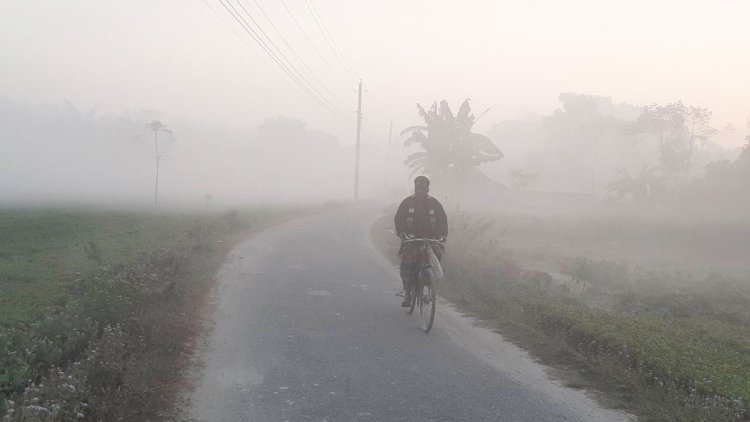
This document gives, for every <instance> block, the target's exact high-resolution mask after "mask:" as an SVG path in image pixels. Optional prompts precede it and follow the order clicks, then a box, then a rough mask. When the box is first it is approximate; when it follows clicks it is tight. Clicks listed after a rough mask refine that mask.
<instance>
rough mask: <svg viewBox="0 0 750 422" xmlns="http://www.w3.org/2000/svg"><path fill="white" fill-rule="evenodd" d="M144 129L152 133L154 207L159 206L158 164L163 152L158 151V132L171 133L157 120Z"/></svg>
mask: <svg viewBox="0 0 750 422" xmlns="http://www.w3.org/2000/svg"><path fill="white" fill-rule="evenodd" d="M146 128H147V129H148V130H151V131H153V132H154V152H155V158H156V179H155V181H154V206H155V207H156V206H158V204H159V162H160V161H161V158H162V157H163V156H164V150H163V149H162V150H161V151H159V132H164V133H168V134H170V135H171V134H172V131H171V130H169V129H167V126H166V125H164V123H162V122H160V121H159V120H152V121H151V123H146Z"/></svg>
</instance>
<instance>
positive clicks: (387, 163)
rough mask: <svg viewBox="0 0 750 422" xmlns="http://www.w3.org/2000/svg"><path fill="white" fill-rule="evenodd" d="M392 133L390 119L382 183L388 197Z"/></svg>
mask: <svg viewBox="0 0 750 422" xmlns="http://www.w3.org/2000/svg"><path fill="white" fill-rule="evenodd" d="M392 133H393V119H391V124H390V126H388V148H387V149H386V153H385V183H383V184H384V185H385V186H383V188H384V190H385V192H384V193H385V194H386V195H388V188H389V184H390V183H389V182H390V178H389V176H390V170H391V134H392Z"/></svg>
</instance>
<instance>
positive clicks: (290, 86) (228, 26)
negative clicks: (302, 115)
mask: <svg viewBox="0 0 750 422" xmlns="http://www.w3.org/2000/svg"><path fill="white" fill-rule="evenodd" d="M203 4H205V5H206V6H207V7H208V8H209V9H211V11H212V12H213V13H214V14H215V15H216V17H218V18H219V19H220V20H221V21H222V22H223V23H224V25H225V26H226V27H227V28H228V29H229V30H230V31H232V33H233V34H234V35H235V36H236V37H237V38H238V39H239V40H240V41H241V42H242V43H243V44H245V46H246V47H247V48H248V49H250V51H252V52H253V53H254V54H255V55H256V56H257V57H258V59H260V60H261V61H262V62H263V63H265V64H266V66H268V68H269V69H271V72H273V74H274V75H276V76H277V77H278V78H279V79H281V81H282V82H284V84H286V86H288V87H289V88H291V89H292V90H294V91H297V92H298V93H299V92H300V91H298V89H299V88H298V87H295V86H294V85H292V84H291V83H290V82H289V81H288V80H287V79H286V78H285V77H283V76H281V74H280V73H279V72H278V70H276V67H274V66H273V65H271V64H269V63H268V62H267V60H268V59H266V58H264V57H263V56H262V55H261V54H260V53H259V52H258V51H257V50H256V49H254V48H253V46H252V45H250V43H248V42H247V40H246V39H245V38H243V37H242V35H240V34H239V32H237V31H235V29H234V27H233V26H232V25H231V24H230V23H229V22H227V20H226V19H224V16H221V14H220V13H219V12H217V11H216V9H214V8H213V6H211V4H210V3H209V2H208V0H203Z"/></svg>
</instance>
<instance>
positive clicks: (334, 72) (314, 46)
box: [280, 0, 350, 86]
mask: <svg viewBox="0 0 750 422" xmlns="http://www.w3.org/2000/svg"><path fill="white" fill-rule="evenodd" d="M280 1H281V4H283V5H284V8H285V9H286V11H287V12H288V13H289V16H291V17H292V20H293V21H294V23H295V24H296V25H297V28H299V30H300V31H301V32H302V35H304V36H305V39H306V40H307V42H309V43H310V45H311V46H312V48H313V50H315V52H316V53H318V57H320V58H321V59H322V60H323V62H324V63H325V64H326V65H327V66H328V68H329V69H330V70H331V72H333V74H334V75H336V77H337V78H338V79H339V80H340V81H341V82H342V83H343V84H344V85H346V86H349V84H350V81H347V80H346V79H344V77H343V76H341V74H339V72H337V71H336V69H334V67H333V65H331V62H329V61H328V59H326V57H325V56H324V55H323V53H321V52H320V50H319V49H318V47H317V46H316V45H315V43H314V42H313V40H312V39H311V38H310V36H309V35H307V31H305V29H304V28H303V27H302V25H300V23H299V21H298V20H297V18H295V17H294V13H292V11H291V10H290V9H289V6H287V5H286V2H285V1H284V0H280Z"/></svg>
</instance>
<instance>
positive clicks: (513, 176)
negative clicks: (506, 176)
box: [510, 169, 539, 190]
mask: <svg viewBox="0 0 750 422" xmlns="http://www.w3.org/2000/svg"><path fill="white" fill-rule="evenodd" d="M537 179H539V173H537V172H533V171H524V170H518V169H512V170H511V171H510V187H511V188H513V189H516V190H523V189H526V188H527V187H529V185H531V184H532V183H534V182H535V181H536V180H537Z"/></svg>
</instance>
